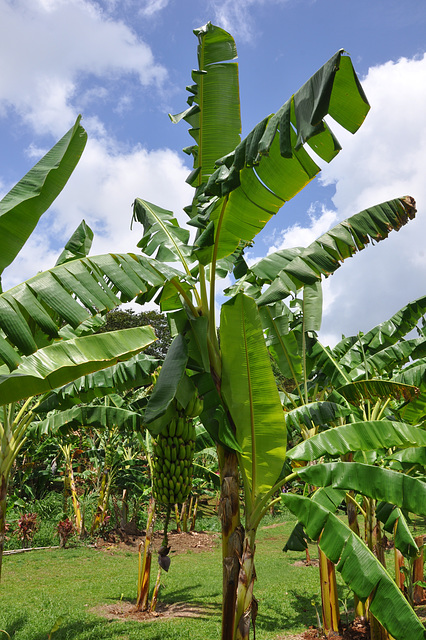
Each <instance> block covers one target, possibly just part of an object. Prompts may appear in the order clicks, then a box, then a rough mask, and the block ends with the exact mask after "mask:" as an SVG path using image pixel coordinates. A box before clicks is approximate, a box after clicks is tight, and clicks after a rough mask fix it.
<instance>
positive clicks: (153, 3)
mask: <svg viewBox="0 0 426 640" xmlns="http://www.w3.org/2000/svg"><path fill="white" fill-rule="evenodd" d="M168 4H169V0H144V2H143V5H144V6H143V7H142V8H141V10H140V14H141V15H142V16H147V17H150V16H153V15H154V14H155V13H157V12H158V11H162V10H163V9H165V8H166V7H167V5H168Z"/></svg>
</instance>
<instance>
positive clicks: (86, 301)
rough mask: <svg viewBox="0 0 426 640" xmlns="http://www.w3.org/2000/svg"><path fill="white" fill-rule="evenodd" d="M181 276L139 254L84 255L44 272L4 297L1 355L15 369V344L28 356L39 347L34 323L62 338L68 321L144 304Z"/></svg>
mask: <svg viewBox="0 0 426 640" xmlns="http://www.w3.org/2000/svg"><path fill="white" fill-rule="evenodd" d="M176 277H179V272H177V271H176V270H174V269H172V268H171V267H170V266H168V265H165V264H161V263H158V262H157V263H156V262H155V261H153V260H149V259H147V258H145V257H144V256H140V255H136V254H105V255H101V256H94V257H90V258H82V259H79V260H73V261H71V262H66V263H65V264H61V265H59V266H57V267H53V269H50V270H49V271H44V272H41V273H38V274H37V275H36V276H34V277H33V278H30V279H29V280H27V281H26V282H24V283H22V284H19V285H17V286H16V287H13V288H12V289H9V290H8V291H6V292H5V293H3V294H1V295H0V328H1V329H2V330H3V332H4V336H2V335H0V359H1V360H2V361H3V362H5V363H6V364H7V365H8V366H9V368H10V369H13V368H14V367H16V366H17V364H18V362H19V357H18V355H17V353H16V350H15V349H14V348H13V347H12V346H11V344H12V345H15V346H16V347H17V348H18V349H19V350H20V352H21V353H24V354H25V355H29V354H31V353H33V352H34V351H36V350H37V347H38V344H37V343H36V341H35V338H34V335H35V333H36V331H35V329H34V327H36V328H37V329H38V330H40V331H41V332H43V333H44V334H45V335H47V336H48V337H49V338H51V339H52V338H56V337H57V336H58V331H59V328H60V326H61V325H62V323H63V322H66V323H68V324H70V325H71V327H74V328H76V327H77V326H78V325H79V324H81V323H83V322H84V321H85V320H87V319H88V318H89V317H90V316H91V315H94V314H96V313H99V312H105V311H110V310H111V309H114V308H115V307H116V306H118V305H120V304H121V303H123V302H128V301H130V300H132V299H134V298H135V297H138V300H140V301H141V302H143V298H144V296H147V297H148V298H149V296H150V292H152V290H153V289H154V290H155V291H158V289H160V288H161V287H162V286H163V285H164V283H165V282H167V281H168V280H172V279H173V278H176ZM52 316H54V317H52ZM56 316H57V318H58V320H57V318H56ZM6 338H7V339H6Z"/></svg>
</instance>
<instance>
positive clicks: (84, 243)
mask: <svg viewBox="0 0 426 640" xmlns="http://www.w3.org/2000/svg"><path fill="white" fill-rule="evenodd" d="M92 241H93V231H92V229H91V228H90V227H89V225H88V224H86V222H85V221H84V220H82V221H81V222H80V224H79V225H78V227H77V229H76V230H75V231H74V233H73V234H72V236H71V238H70V239H69V240H68V242H67V243H66V245H65V247H64V250H63V251H62V253H61V255H60V256H59V258H58V259H57V261H56V265H55V266H58V265H59V264H64V262H69V261H70V260H75V259H76V258H85V257H86V256H87V255H89V252H90V248H91V246H92Z"/></svg>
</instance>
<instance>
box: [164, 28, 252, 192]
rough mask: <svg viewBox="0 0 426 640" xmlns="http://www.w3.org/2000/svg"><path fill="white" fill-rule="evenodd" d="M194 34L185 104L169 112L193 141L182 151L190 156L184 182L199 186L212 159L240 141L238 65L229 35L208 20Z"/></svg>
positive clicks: (234, 48)
mask: <svg viewBox="0 0 426 640" xmlns="http://www.w3.org/2000/svg"><path fill="white" fill-rule="evenodd" d="M194 34H195V35H196V36H197V38H198V42H199V45H198V52H197V53H198V70H195V71H193V72H192V79H193V81H194V84H193V85H191V86H189V87H187V90H188V92H189V93H190V96H189V98H188V101H187V102H188V105H189V106H188V108H187V109H185V111H182V113H179V114H177V115H174V116H172V115H170V118H171V120H172V122H174V123H177V122H179V121H180V120H182V119H183V120H185V121H186V122H188V124H189V125H190V127H191V129H190V131H189V133H190V134H191V136H192V137H193V138H194V140H195V142H196V144H195V145H193V146H191V147H187V148H186V149H184V151H185V152H186V153H187V154H188V155H189V154H191V155H192V156H193V158H194V169H193V171H192V173H191V175H190V176H189V177H188V180H187V181H188V182H189V183H190V184H192V185H194V186H199V185H201V184H203V183H205V182H207V180H208V178H209V177H210V175H211V174H212V173H213V171H214V168H215V162H216V160H217V159H218V158H221V157H222V156H224V155H225V154H227V153H229V152H230V151H232V150H233V149H235V147H236V146H237V144H238V143H239V142H240V133H241V117H240V99H239V86H238V65H237V64H236V63H235V62H232V61H233V60H235V58H236V57H237V49H236V46H235V41H234V39H233V37H232V36H231V35H230V34H229V33H227V32H226V31H224V30H223V29H221V28H220V27H217V26H215V25H213V24H212V23H211V22H208V23H207V24H206V25H204V26H203V27H201V28H199V29H195V30H194Z"/></svg>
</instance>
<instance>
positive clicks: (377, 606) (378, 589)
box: [282, 465, 425, 640]
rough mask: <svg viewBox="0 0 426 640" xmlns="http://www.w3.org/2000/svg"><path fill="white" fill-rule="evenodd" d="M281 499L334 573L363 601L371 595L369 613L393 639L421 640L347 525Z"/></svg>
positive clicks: (416, 624) (412, 617)
mask: <svg viewBox="0 0 426 640" xmlns="http://www.w3.org/2000/svg"><path fill="white" fill-rule="evenodd" d="M320 466H322V465H320ZM312 468H313V467H312ZM282 499H283V501H284V504H285V505H286V507H287V508H288V509H290V511H291V512H292V513H294V514H295V515H296V516H297V518H298V519H299V521H300V522H301V523H302V524H303V525H304V527H305V529H306V533H307V535H308V536H309V537H310V538H312V539H313V540H319V546H320V548H321V549H322V551H323V552H324V553H325V555H326V556H327V558H329V559H330V560H331V561H332V562H334V563H335V564H337V567H336V568H337V571H339V572H340V573H341V575H342V578H343V580H344V581H345V582H346V584H347V585H348V586H349V587H350V588H351V589H352V590H353V591H354V593H355V594H356V595H357V596H358V597H359V598H360V599H361V600H363V601H364V600H366V599H367V598H368V596H370V595H372V600H371V603H370V611H371V613H372V614H373V615H374V617H375V618H377V620H378V621H379V622H380V623H381V624H382V625H383V626H384V627H385V628H386V629H387V630H388V631H389V632H390V633H391V635H392V636H393V637H394V638H395V640H406V639H407V638H410V640H424V638H425V629H424V627H423V625H422V624H421V622H420V620H419V619H418V617H417V616H416V614H415V613H414V611H413V609H412V608H411V607H410V605H409V604H408V602H407V600H406V599H405V597H404V595H403V594H402V592H401V591H400V589H398V587H397V586H396V584H395V582H394V581H393V580H392V578H391V577H390V576H389V574H388V573H387V571H386V569H385V568H384V567H383V566H382V565H381V564H380V562H379V561H378V560H377V558H376V557H375V556H374V555H373V554H372V553H371V551H370V550H369V549H368V548H367V547H366V545H365V544H364V543H363V542H362V540H361V539H360V538H359V537H358V536H357V535H356V534H354V533H353V532H352V531H351V530H350V529H349V527H348V526H347V525H346V524H344V523H343V522H342V521H341V520H339V518H337V517H336V516H335V515H334V514H333V513H331V512H330V511H328V510H327V509H325V508H324V507H323V506H321V505H319V504H316V503H315V502H313V501H312V500H310V499H309V498H303V497H302V496H297V495H292V494H284V495H283V496H282Z"/></svg>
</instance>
